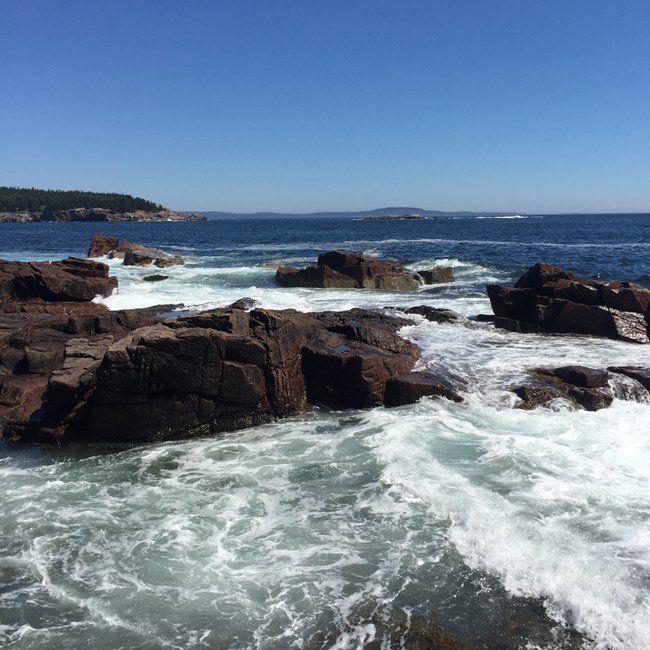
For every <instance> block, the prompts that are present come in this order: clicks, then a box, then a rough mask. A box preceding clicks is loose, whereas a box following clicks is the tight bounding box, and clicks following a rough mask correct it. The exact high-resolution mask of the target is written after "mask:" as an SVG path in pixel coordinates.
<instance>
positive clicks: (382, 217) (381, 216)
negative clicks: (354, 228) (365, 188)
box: [358, 214, 436, 221]
mask: <svg viewBox="0 0 650 650" xmlns="http://www.w3.org/2000/svg"><path fill="white" fill-rule="evenodd" d="M358 218H359V219H363V220H364V221H386V220H398V221H402V220H404V219H427V218H428V217H423V216H422V215H421V214H379V215H376V216H375V215H373V216H370V217H358ZM433 218H434V219H435V218H436V217H433Z"/></svg>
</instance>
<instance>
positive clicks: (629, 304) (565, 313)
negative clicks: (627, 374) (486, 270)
mask: <svg viewBox="0 0 650 650" xmlns="http://www.w3.org/2000/svg"><path fill="white" fill-rule="evenodd" d="M487 292H488V296H489V298H490V302H491V304H492V310H493V311H494V314H495V316H496V318H495V325H496V326H497V327H503V328H505V329H510V330H514V331H519V332H557V333H574V334H588V335H594V336H603V337H607V338H613V339H620V340H624V341H631V342H635V343H648V342H649V341H650V335H649V330H650V307H649V305H650V289H646V288H645V287H642V286H640V285H636V284H632V283H629V282H604V281H600V280H593V279H589V278H580V277H578V276H575V275H573V274H572V273H568V272H566V271H563V270H562V269H560V268H558V267H556V266H550V265H546V264H536V265H535V266H533V267H531V268H530V269H529V270H528V271H527V272H526V273H525V274H524V275H523V276H522V277H521V278H520V279H519V280H518V281H517V282H516V283H515V285H514V287H513V288H507V287H501V286H498V285H489V286H488V287H487Z"/></svg>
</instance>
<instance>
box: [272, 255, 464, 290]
mask: <svg viewBox="0 0 650 650" xmlns="http://www.w3.org/2000/svg"><path fill="white" fill-rule="evenodd" d="M275 280H276V282H277V283H278V284H279V285H280V286H281V287H311V288H322V289H381V290H384V291H412V290H414V289H418V288H419V287H421V286H422V285H425V284H438V283H444V282H453V280H454V274H453V270H452V269H451V267H437V268H432V269H427V270H423V271H417V272H415V271H409V270H408V269H407V268H405V267H404V266H402V265H401V264H400V263H399V262H397V261H395V260H380V259H378V258H376V257H372V256H370V255H358V254H356V253H350V252H348V251H330V252H329V253H323V254H322V255H319V256H318V261H317V262H316V266H308V267H306V268H302V269H299V268H296V267H294V266H281V267H279V268H278V270H277V271H276V275H275Z"/></svg>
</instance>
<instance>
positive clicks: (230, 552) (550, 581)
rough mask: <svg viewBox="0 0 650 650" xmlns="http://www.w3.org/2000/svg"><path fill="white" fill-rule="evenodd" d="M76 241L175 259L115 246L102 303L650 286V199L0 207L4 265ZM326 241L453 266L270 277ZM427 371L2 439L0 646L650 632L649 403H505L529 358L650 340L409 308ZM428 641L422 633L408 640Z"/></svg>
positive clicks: (525, 640)
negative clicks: (209, 427)
mask: <svg viewBox="0 0 650 650" xmlns="http://www.w3.org/2000/svg"><path fill="white" fill-rule="evenodd" d="M94 232H102V233H104V234H109V235H117V236H119V237H121V238H126V239H128V240H129V241H134V242H138V243H141V244H144V245H150V246H155V247H160V248H163V249H165V250H167V251H170V252H173V253H179V254H181V255H183V256H184V257H185V258H186V261H187V263H186V265H185V266H182V267H172V268H169V269H164V270H163V271H162V272H163V273H164V274H165V275H169V276H170V277H169V279H168V280H165V281H163V282H157V283H149V282H144V281H143V280H142V278H143V276H145V275H147V274H150V273H151V272H152V271H151V269H140V268H134V267H123V266H121V265H120V264H119V261H109V262H108V263H109V264H110V266H111V270H112V272H113V273H114V274H115V275H116V276H117V277H118V279H119V290H118V292H117V293H116V294H115V295H113V296H111V297H110V298H107V299H105V300H104V302H105V304H106V305H108V306H109V307H110V308H111V309H121V308H131V307H144V306H150V305H155V304H166V303H184V304H185V306H186V307H187V308H188V309H191V310H198V309H209V308H214V307H222V306H226V305H229V304H230V303H232V302H233V301H235V300H237V299H238V298H242V297H244V296H248V297H251V298H254V299H255V300H256V301H258V303H259V305H260V306H262V307H266V308H271V309H285V308H292V309H297V310H300V311H316V310H344V309H349V308H352V307H370V308H373V307H383V306H386V305H392V306H412V305H420V304H426V305H432V306H435V307H447V308H450V309H453V310H455V311H457V312H459V313H461V314H463V315H465V316H468V317H471V316H476V315H477V314H481V313H491V310H490V306H489V301H488V299H487V296H486V293H485V285H486V284H487V283H502V284H510V283H512V282H514V281H515V280H516V279H517V278H518V277H519V276H520V275H521V274H522V273H523V272H524V271H525V270H526V269H527V268H528V267H529V266H530V265H532V264H534V263H536V262H546V263H549V264H557V265H559V266H561V267H563V268H564V269H567V270H571V271H573V272H575V273H577V274H579V275H584V276H591V277H599V278H603V279H621V280H629V281H633V282H637V283H641V284H643V285H645V286H649V287H650V215H573V216H539V217H507V218H506V217H495V218H475V217H474V218H455V219H429V220H423V221H376V220H375V221H367V220H366V221H362V220H353V219H277V220H273V219H264V220H214V221H207V222H187V223H173V222H165V223H126V224H122V223H109V224H64V223H61V224H0V258H4V259H20V260H55V259H61V258H63V257H66V256H68V255H75V256H85V254H86V252H87V249H88V244H89V241H90V237H91V235H92V234H93V233H94ZM335 248H341V249H346V250H350V251H355V252H361V253H365V254H370V255H377V256H380V257H387V258H396V259H399V260H400V261H401V262H402V263H404V264H405V265H406V266H408V267H409V268H411V269H413V270H417V269H424V268H430V267H432V266H436V265H439V266H452V267H453V269H454V273H455V276H456V281H455V282H454V283H452V284H448V285H439V286H434V287H424V288H422V289H420V290H418V291H416V292H403V293H390V292H378V291H359V290H322V289H284V288H278V287H276V286H275V284H274V275H275V270H274V269H273V268H269V267H268V266H265V264H267V263H278V262H280V263H283V264H292V265H304V264H308V263H314V262H315V259H316V257H317V255H318V254H319V253H321V252H325V251H328V250H331V249H335ZM402 334H403V335H404V336H405V337H407V338H409V339H411V340H413V341H414V342H416V343H417V344H418V345H419V346H420V348H421V350H422V360H421V362H420V366H421V368H423V369H424V368H428V369H431V370H434V371H435V370H436V369H441V370H444V371H445V372H446V373H447V374H451V375H453V376H455V377H457V378H458V380H459V382H462V384H463V386H464V387H463V388H462V394H463V396H464V397H465V401H464V402H463V403H460V404H456V403H451V402H448V401H446V400H443V399H438V400H429V399H425V400H422V401H421V402H419V403H418V404H415V405H411V406H404V407H400V408H395V409H384V408H377V409H372V410H366V411H339V412H336V411H326V410H322V409H314V410H312V411H310V412H309V413H306V414H305V415H302V416H299V417H294V418H290V419H287V420H283V421H279V422H277V423H273V424H269V425H265V426H260V427H256V428H252V429H247V430H243V431H239V432H235V433H231V434H227V435H223V436H220V437H215V438H202V439H195V440H189V441H182V442H163V443H157V444H150V445H142V446H131V447H115V446H110V447H94V448H93V447H88V446H83V445H79V446H73V447H64V448H53V447H37V446H16V445H13V444H7V443H4V442H0V477H1V481H2V499H1V500H0V645H3V646H4V647H8V648H19V649H20V650H23V649H24V650H36V649H39V650H41V649H42V650H46V649H47V650H59V649H61V650H64V649H65V650H82V649H83V650H87V649H88V648H92V649H93V650H117V649H118V648H119V649H124V650H159V649H189V648H196V649H203V648H205V649H215V650H217V649H218V650H227V649H232V650H243V649H251V650H253V649H255V650H274V649H279V650H284V649H303V648H304V649H305V650H312V649H314V650H315V649H317V648H336V649H339V650H347V649H350V650H351V649H359V650H361V649H373V650H375V649H376V650H389V649H392V648H402V647H405V648H408V646H404V636H403V634H404V631H405V630H406V629H408V628H409V626H410V627H411V629H416V628H418V629H426V628H428V627H430V626H442V627H443V628H445V629H447V630H450V631H451V632H453V633H454V634H455V635H456V636H457V638H458V639H460V640H462V641H463V642H466V643H468V644H470V646H471V647H475V648H482V649H493V648H494V649H503V650H506V649H507V650H510V649H512V650H514V649H517V650H542V649H546V650H561V649H571V650H573V649H577V648H583V649H585V650H587V649H588V650H648V648H650V403H649V402H645V403H644V402H639V401H633V400H629V399H623V398H624V397H625V396H626V390H625V385H619V386H617V387H616V390H617V395H619V397H620V398H617V399H615V400H614V403H613V404H612V406H611V407H610V408H608V409H604V410H601V411H597V412H593V413H589V412H585V411H573V410H569V409H568V408H567V407H564V406H562V405H557V406H556V407H555V408H554V409H553V410H550V409H540V410H535V411H522V410H518V409H514V408H513V406H514V404H515V402H516V398H515V397H514V396H513V394H512V393H510V392H509V391H508V390H507V389H508V386H509V385H510V384H512V383H513V382H514V381H516V380H517V379H519V378H521V377H523V376H524V374H525V372H526V369H527V368H531V367H536V366H540V365H547V366H553V367H554V366H559V365H566V364H575V363H578V364H582V365H588V366H593V367H598V368H605V367H607V366H610V365H630V364H635V365H636V364H642V365H650V345H647V346H641V345H635V344H631V343H624V342H617V341H609V340H604V339H595V338H594V339H590V338H587V337H579V336H542V335H521V334H516V333H511V332H506V331H501V330H495V329H494V328H493V326H492V325H491V324H490V323H477V322H473V321H468V322H466V323H464V324H460V325H450V324H438V323H431V322H427V321H422V320H421V319H419V317H415V316H414V317H413V322H412V324H411V325H408V326H407V327H405V328H404V329H403V330H402ZM418 647H435V646H418Z"/></svg>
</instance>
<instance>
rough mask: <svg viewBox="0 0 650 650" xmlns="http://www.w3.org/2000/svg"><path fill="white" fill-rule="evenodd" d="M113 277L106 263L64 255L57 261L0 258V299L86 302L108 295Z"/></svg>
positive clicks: (115, 283)
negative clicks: (62, 258) (21, 260)
mask: <svg viewBox="0 0 650 650" xmlns="http://www.w3.org/2000/svg"><path fill="white" fill-rule="evenodd" d="M116 287H117V280H116V278H114V277H109V276H108V266H107V265H106V264H101V263H100V262H95V261H92V260H86V259H80V258H75V257H68V258H67V259H65V260H63V261H61V262H52V263H50V262H9V261H4V260H0V300H2V301H10V300H11V301H13V300H22V301H29V300H39V301H46V302H61V301H64V302H65V301H68V302H69V301H89V300H92V299H93V298H94V297H95V296H97V295H99V296H104V297H107V296H110V295H111V294H112V293H113V289H115V288H116Z"/></svg>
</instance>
